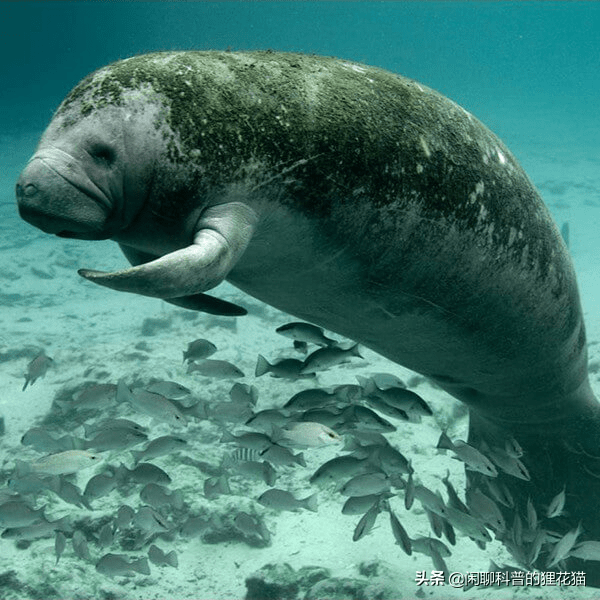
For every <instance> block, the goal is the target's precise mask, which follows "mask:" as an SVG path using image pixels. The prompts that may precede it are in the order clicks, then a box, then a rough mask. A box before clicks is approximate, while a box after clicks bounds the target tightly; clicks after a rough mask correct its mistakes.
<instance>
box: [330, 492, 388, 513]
mask: <svg viewBox="0 0 600 600" xmlns="http://www.w3.org/2000/svg"><path fill="white" fill-rule="evenodd" d="M392 496H393V494H392V493H389V492H384V493H383V494H368V495H366V496H350V498H348V500H346V502H344V506H343V507H342V514H343V515H364V514H365V513H366V512H367V511H368V510H369V508H371V506H373V504H375V503H376V502H377V503H380V502H381V501H382V500H386V499H387V498H391V497H392Z"/></svg>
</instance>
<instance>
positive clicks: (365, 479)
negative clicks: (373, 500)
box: [340, 472, 391, 496]
mask: <svg viewBox="0 0 600 600" xmlns="http://www.w3.org/2000/svg"><path fill="white" fill-rule="evenodd" d="M390 487H391V484H390V479H389V477H388V476H387V475H386V474H385V473H382V472H372V473H364V474H361V475H355V476H354V477H353V478H352V479H350V480H349V481H347V482H346V483H345V484H344V485H343V486H342V488H341V489H340V492H341V493H342V494H343V495H344V496H367V495H369V494H381V493H383V492H387V491H389V489H390Z"/></svg>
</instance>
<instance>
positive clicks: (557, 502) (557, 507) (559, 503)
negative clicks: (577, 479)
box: [546, 486, 567, 519]
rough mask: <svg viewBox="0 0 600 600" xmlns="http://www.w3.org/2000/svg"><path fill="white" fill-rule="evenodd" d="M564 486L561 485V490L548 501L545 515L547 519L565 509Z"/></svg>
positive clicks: (557, 515) (552, 517)
mask: <svg viewBox="0 0 600 600" xmlns="http://www.w3.org/2000/svg"><path fill="white" fill-rule="evenodd" d="M566 491H567V490H566V486H565V487H563V489H562V491H561V492H559V493H558V494H556V496H554V498H552V500H551V501H550V504H549V505H548V509H547V510H546V517H548V519H554V517H559V516H560V515H562V514H563V513H564V509H565V499H566Z"/></svg>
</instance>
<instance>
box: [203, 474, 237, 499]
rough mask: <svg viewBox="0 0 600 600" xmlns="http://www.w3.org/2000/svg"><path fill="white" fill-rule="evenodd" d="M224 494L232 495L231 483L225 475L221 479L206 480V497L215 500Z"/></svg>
mask: <svg viewBox="0 0 600 600" xmlns="http://www.w3.org/2000/svg"><path fill="white" fill-rule="evenodd" d="M222 494H231V488H230V487H229V481H227V477H225V475H220V476H219V477H208V478H207V479H205V480H204V496H205V497H206V498H208V499H209V500H213V499H214V498H217V497H218V496H220V495H222Z"/></svg>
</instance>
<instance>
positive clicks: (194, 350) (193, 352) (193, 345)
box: [183, 339, 217, 362]
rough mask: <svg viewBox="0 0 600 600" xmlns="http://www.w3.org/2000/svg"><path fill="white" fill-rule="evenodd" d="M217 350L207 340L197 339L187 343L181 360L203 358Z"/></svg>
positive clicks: (189, 360)
mask: <svg viewBox="0 0 600 600" xmlns="http://www.w3.org/2000/svg"><path fill="white" fill-rule="evenodd" d="M216 351H217V347H216V346H215V345H214V344H213V343H212V342H209V341H208V340H204V339H198V340H194V341H193V342H190V343H189V344H188V347H187V350H184V351H183V362H185V361H186V360H187V361H188V362H191V361H194V360H203V359H205V358H208V357H209V356H212V355H213V354H214V353H215V352H216Z"/></svg>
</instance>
